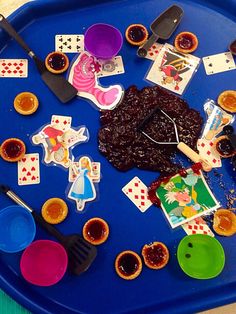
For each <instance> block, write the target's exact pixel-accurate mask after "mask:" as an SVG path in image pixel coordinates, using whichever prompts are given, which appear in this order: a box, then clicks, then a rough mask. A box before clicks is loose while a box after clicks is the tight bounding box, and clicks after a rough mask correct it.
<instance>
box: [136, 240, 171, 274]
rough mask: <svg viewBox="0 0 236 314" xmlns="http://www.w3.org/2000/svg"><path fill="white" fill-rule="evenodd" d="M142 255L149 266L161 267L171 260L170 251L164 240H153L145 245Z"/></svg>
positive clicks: (153, 267)
mask: <svg viewBox="0 0 236 314" xmlns="http://www.w3.org/2000/svg"><path fill="white" fill-rule="evenodd" d="M142 256H143V259H144V263H145V265H146V266H147V267H149V268H152V269H161V268H163V267H164V266H165V265H166V264H167V263H168V261H169V251H168V249H167V247H166V246H165V244H163V243H162V242H153V243H151V244H146V245H144V247H143V249H142Z"/></svg>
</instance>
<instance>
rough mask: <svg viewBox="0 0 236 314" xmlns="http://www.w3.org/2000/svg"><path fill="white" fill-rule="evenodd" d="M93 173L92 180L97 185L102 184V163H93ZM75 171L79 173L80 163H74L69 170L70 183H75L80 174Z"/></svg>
mask: <svg viewBox="0 0 236 314" xmlns="http://www.w3.org/2000/svg"><path fill="white" fill-rule="evenodd" d="M91 165H92V171H91V178H92V181H93V182H95V183H98V182H100V178H101V164H100V162H96V161H92V162H91ZM75 169H76V170H77V171H78V169H79V162H72V163H71V165H70V168H69V175H68V181H69V182H74V181H75V178H76V177H77V176H78V173H77V174H76V173H75Z"/></svg>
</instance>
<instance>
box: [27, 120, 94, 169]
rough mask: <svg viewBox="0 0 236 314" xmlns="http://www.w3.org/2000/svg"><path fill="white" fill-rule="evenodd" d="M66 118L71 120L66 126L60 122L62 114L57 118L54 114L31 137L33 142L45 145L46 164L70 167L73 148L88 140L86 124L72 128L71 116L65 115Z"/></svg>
mask: <svg viewBox="0 0 236 314" xmlns="http://www.w3.org/2000/svg"><path fill="white" fill-rule="evenodd" d="M64 118H66V120H65V121H69V124H68V125H67V126H66V127H65V124H63V123H58V121H60V120H61V119H60V116H57V119H54V116H53V117H52V120H51V123H50V124H47V125H44V126H43V127H42V128H41V129H40V130H39V131H38V133H37V134H34V135H33V136H32V138H31V139H32V142H33V144H35V145H42V146H43V149H44V162H45V163H46V164H56V165H61V166H62V167H64V168H69V167H70V164H71V158H72V154H71V149H72V148H73V147H74V146H75V145H77V144H79V143H84V142H87V141H88V139H89V133H88V129H87V128H86V127H85V126H80V127H78V128H76V129H74V128H71V126H70V123H71V117H64V116H63V120H64ZM54 120H55V121H54Z"/></svg>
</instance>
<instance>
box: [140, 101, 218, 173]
mask: <svg viewBox="0 0 236 314" xmlns="http://www.w3.org/2000/svg"><path fill="white" fill-rule="evenodd" d="M157 112H161V113H162V114H163V115H165V116H166V117H167V119H169V120H170V121H171V122H172V124H173V126H174V131H175V137H176V141H175V142H158V141H156V140H155V139H153V138H152V137H150V136H149V135H148V134H147V133H146V132H144V130H143V128H144V126H145V125H146V124H147V123H148V122H149V121H150V120H151V118H152V116H153V115H154V114H155V113H157ZM137 129H138V130H139V131H140V132H141V133H142V134H143V135H144V136H146V137H147V138H148V139H150V140H151V141H152V142H154V143H156V144H159V145H177V148H178V149H179V150H180V151H181V152H182V153H183V154H184V155H185V156H187V157H188V158H190V159H191V160H192V161H193V162H194V163H198V162H201V164H202V168H203V170H204V171H211V169H212V166H211V164H210V163H209V162H208V160H206V159H202V158H201V156H200V155H199V154H197V153H196V152H195V151H194V150H192V148H190V147H189V146H188V145H186V144H185V143H184V142H180V140H179V135H178V130H177V126H176V123H175V122H174V120H173V119H172V118H171V117H170V116H169V115H168V114H167V113H166V112H164V111H163V110H161V109H160V108H158V107H156V108H154V109H153V111H151V113H150V114H149V115H147V117H146V118H145V119H144V120H143V121H142V123H141V124H140V125H139V126H138V127H137Z"/></svg>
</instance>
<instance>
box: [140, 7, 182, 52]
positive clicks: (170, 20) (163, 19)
mask: <svg viewBox="0 0 236 314" xmlns="http://www.w3.org/2000/svg"><path fill="white" fill-rule="evenodd" d="M183 14H184V11H183V10H182V9H181V8H180V7H179V6H177V5H172V6H171V7H169V8H168V9H166V10H165V11H164V12H162V13H161V14H160V15H159V16H158V17H157V18H156V19H155V21H153V22H152V24H151V26H150V28H151V31H152V35H151V36H150V38H149V39H148V40H147V41H146V43H145V44H144V45H143V46H142V47H140V48H139V49H138V52H137V53H138V56H139V57H143V58H144V57H146V55H147V52H148V49H149V48H151V47H152V45H153V44H154V43H155V42H156V41H157V40H158V39H159V38H160V39H164V40H166V39H168V38H170V36H171V35H172V34H173V32H174V31H175V29H176V27H177V26H178V25H179V23H180V21H181V19H182V16H183Z"/></svg>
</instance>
